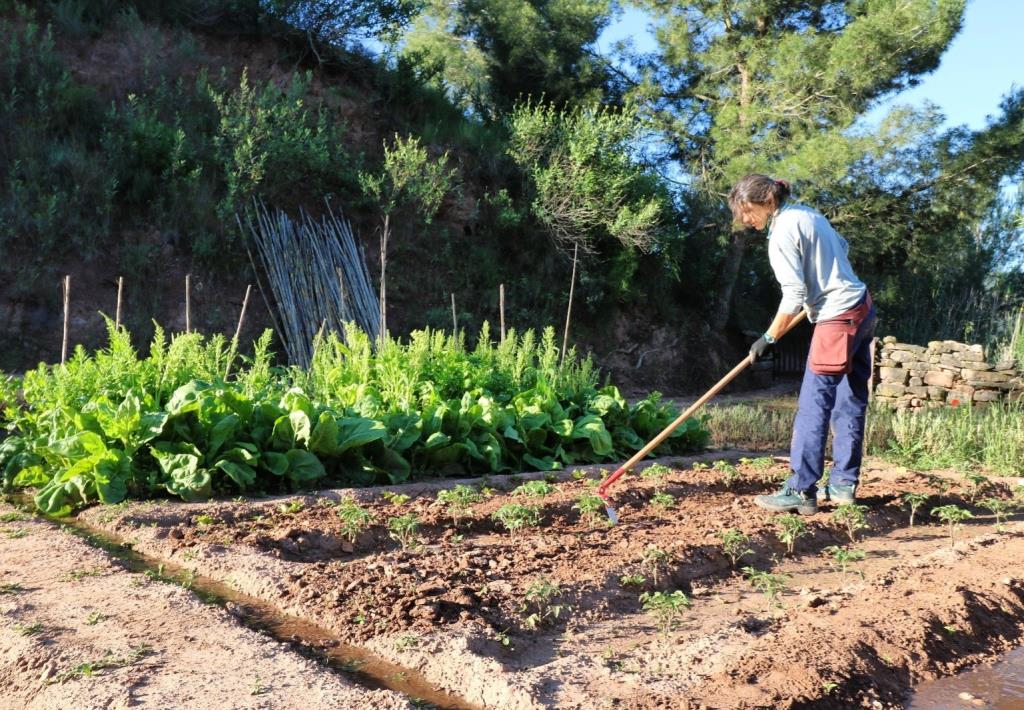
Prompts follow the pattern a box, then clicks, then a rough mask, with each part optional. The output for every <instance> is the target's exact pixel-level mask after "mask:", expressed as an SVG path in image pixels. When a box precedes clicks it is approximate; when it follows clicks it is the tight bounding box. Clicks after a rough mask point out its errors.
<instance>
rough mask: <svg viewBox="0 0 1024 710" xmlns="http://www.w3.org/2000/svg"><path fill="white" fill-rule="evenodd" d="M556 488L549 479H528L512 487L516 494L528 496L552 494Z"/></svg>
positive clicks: (541, 496)
mask: <svg viewBox="0 0 1024 710" xmlns="http://www.w3.org/2000/svg"><path fill="white" fill-rule="evenodd" d="M554 490H555V488H554V486H552V485H551V484H550V483H548V482H547V481H539V480H538V481H527V482H526V483H523V484H522V485H519V486H516V487H515V488H513V489H512V495H514V496H527V497H529V498H543V497H544V496H548V495H551V494H552V493H553V492H554Z"/></svg>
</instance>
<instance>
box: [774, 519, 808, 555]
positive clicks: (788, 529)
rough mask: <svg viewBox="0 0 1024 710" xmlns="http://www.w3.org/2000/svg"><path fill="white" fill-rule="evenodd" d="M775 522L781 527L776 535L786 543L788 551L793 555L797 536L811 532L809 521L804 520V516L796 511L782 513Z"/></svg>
mask: <svg viewBox="0 0 1024 710" xmlns="http://www.w3.org/2000/svg"><path fill="white" fill-rule="evenodd" d="M775 524H776V525H777V526H778V528H779V530H778V532H776V533H775V536H776V537H778V538H779V541H780V542H784V543H786V552H787V553H788V554H789V555H790V556H792V555H793V548H794V547H795V546H796V541H797V538H801V537H803V536H805V535H809V534H810V531H809V530H808V529H807V523H805V522H804V520H803V518H801V517H800V516H799V515H796V514H794V513H786V514H785V515H780V516H779V517H777V518H776V519H775Z"/></svg>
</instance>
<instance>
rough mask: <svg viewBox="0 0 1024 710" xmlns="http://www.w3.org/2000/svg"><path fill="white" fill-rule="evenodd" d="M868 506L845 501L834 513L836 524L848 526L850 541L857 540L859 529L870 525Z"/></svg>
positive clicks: (833, 517) (847, 532)
mask: <svg viewBox="0 0 1024 710" xmlns="http://www.w3.org/2000/svg"><path fill="white" fill-rule="evenodd" d="M867 512H868V507H867V506H866V505H857V504H856V503H843V504H842V505H840V506H838V507H837V508H836V509H835V512H833V513H832V520H833V522H835V523H836V525H840V526H842V527H845V528H846V534H847V535H849V536H850V542H856V541H857V540H856V537H857V531H858V530H863V529H865V528H867V527H868V520H867Z"/></svg>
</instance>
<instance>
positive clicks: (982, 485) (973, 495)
mask: <svg viewBox="0 0 1024 710" xmlns="http://www.w3.org/2000/svg"><path fill="white" fill-rule="evenodd" d="M963 479H964V483H965V484H966V485H967V498H968V500H970V501H971V503H972V504H973V503H975V502H976V501H977V499H978V496H979V495H981V493H982V491H984V490H985V489H986V488H987V487H988V485H989V480H988V477H987V476H984V475H982V474H980V473H977V472H975V471H965V472H964V474H963Z"/></svg>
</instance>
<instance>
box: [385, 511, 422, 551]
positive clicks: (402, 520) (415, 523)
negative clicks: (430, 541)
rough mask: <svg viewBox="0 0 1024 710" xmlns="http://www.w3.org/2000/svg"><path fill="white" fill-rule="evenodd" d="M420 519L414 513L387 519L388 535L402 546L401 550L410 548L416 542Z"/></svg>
mask: <svg viewBox="0 0 1024 710" xmlns="http://www.w3.org/2000/svg"><path fill="white" fill-rule="evenodd" d="M419 527H420V519H419V518H418V517H417V516H416V513H406V514H405V515H399V516H395V517H392V518H388V533H389V534H390V535H391V539H392V540H394V541H395V542H397V543H398V544H399V545H401V546H402V549H403V550H404V549H406V548H409V547H412V546H413V545H414V544H415V542H416V531H417V530H419Z"/></svg>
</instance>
